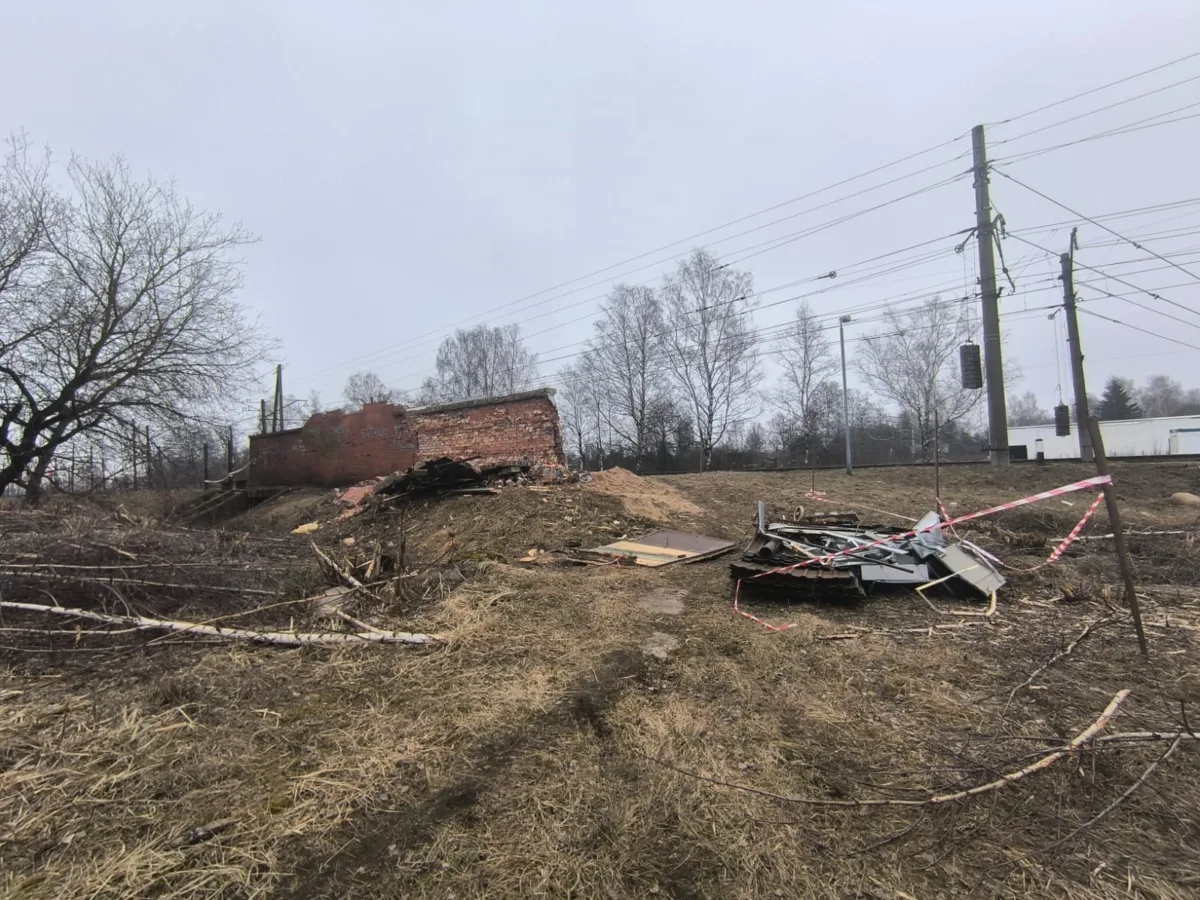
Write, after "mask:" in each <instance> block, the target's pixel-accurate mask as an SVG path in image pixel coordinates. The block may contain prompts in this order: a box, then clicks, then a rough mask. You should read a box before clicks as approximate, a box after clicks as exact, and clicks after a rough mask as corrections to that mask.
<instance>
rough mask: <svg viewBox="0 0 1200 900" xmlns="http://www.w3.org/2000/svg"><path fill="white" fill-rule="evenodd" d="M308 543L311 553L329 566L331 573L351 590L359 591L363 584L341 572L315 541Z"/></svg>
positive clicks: (348, 574) (347, 573)
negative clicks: (356, 589) (310, 546)
mask: <svg viewBox="0 0 1200 900" xmlns="http://www.w3.org/2000/svg"><path fill="white" fill-rule="evenodd" d="M310 543H311V544H312V548H313V551H314V552H315V553H316V554H317V556H319V557H320V558H321V559H322V561H324V563H325V565H327V566H329V568H330V569H332V570H333V572H335V573H336V574H337V575H338V576H339V577H340V578H341V579H342V581H344V582H346V584H348V585H350V587H352V588H359V589H361V588H362V587H363V583H362V582H361V581H359V580H358V579H357V578H355V577H354V576H353V575H351V574H350V573H349V572H343V571H342V570H341V569H340V568H339V567H338V565H337V563H335V562H334V561H333V560H332V559H330V558H329V556H328V555H327V554H326V553H325V552H324V551H322V550H321V548H320V547H318V546H317V542H316V541H311V542H310Z"/></svg>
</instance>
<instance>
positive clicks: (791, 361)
mask: <svg viewBox="0 0 1200 900" xmlns="http://www.w3.org/2000/svg"><path fill="white" fill-rule="evenodd" d="M774 350H775V361H776V362H777V363H778V364H779V367H780V369H781V373H780V376H779V390H778V391H777V392H776V393H775V395H774V396H775V400H776V402H777V403H778V404H779V406H781V407H782V408H783V411H784V413H785V415H786V416H787V418H789V419H790V420H791V422H792V429H793V430H792V433H793V435H794V439H795V441H796V442H797V443H798V444H799V445H800V446H799V448H798V449H799V451H800V455H801V462H805V463H807V462H808V461H809V456H810V455H811V453H812V450H813V448H814V447H815V446H816V445H817V443H818V441H819V439H820V437H821V436H823V434H824V432H826V431H827V430H828V429H829V426H830V423H831V420H830V406H829V403H828V402H825V401H826V400H827V395H828V393H829V392H828V389H827V385H826V384H825V382H826V381H827V380H828V379H829V378H831V377H832V376H833V374H834V373H835V372H836V371H837V360H836V359H835V358H834V355H833V352H832V350H831V349H830V343H829V338H828V337H827V336H826V334H825V330H824V329H823V328H822V327H821V325H820V323H819V322H818V321H817V317H816V316H815V315H814V314H813V311H812V307H811V306H810V305H809V304H808V303H807V301H803V302H801V303H800V305H799V306H798V307H797V308H796V316H795V318H794V319H793V320H792V321H791V322H790V323H788V326H787V329H786V330H785V331H784V332H783V333H782V334H781V335H780V336H779V338H778V339H777V340H776V341H775V346H774ZM777 430H778V429H777Z"/></svg>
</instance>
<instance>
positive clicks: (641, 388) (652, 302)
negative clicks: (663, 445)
mask: <svg viewBox="0 0 1200 900" xmlns="http://www.w3.org/2000/svg"><path fill="white" fill-rule="evenodd" d="M594 327H595V332H596V333H595V337H594V338H593V339H592V341H591V347H592V349H593V353H592V355H591V360H592V364H593V372H592V374H593V376H594V378H595V379H596V381H595V389H596V390H600V391H603V392H604V393H605V395H606V399H607V406H608V412H609V416H610V418H609V424H610V426H611V427H612V430H613V432H614V433H615V434H616V435H617V437H618V438H620V439H621V440H622V441H623V442H624V443H625V444H626V445H627V446H628V447H629V450H630V452H631V454H632V455H633V458H634V469H635V471H639V472H640V471H641V465H642V457H643V456H644V455H645V453H646V450H647V446H648V444H649V440H650V434H649V430H648V417H649V413H650V409H651V407H652V406H653V404H654V401H655V400H656V399H657V398H658V396H659V394H660V393H661V386H662V379H661V377H659V376H658V374H657V372H656V371H655V370H656V367H658V366H661V364H662V352H661V351H662V346H663V338H664V330H663V317H662V307H661V305H660V303H659V300H658V297H657V296H656V295H655V293H654V291H653V290H652V289H650V288H647V287H637V286H630V285H626V284H619V285H617V286H616V287H615V288H613V290H612V293H610V294H609V295H608V299H607V300H606V301H605V302H604V304H603V305H602V306H601V307H600V318H599V319H597V320H596V323H595V326H594Z"/></svg>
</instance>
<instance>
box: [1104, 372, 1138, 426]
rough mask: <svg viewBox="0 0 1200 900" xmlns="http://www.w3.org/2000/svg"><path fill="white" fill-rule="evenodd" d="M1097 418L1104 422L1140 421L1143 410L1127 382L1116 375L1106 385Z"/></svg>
mask: <svg viewBox="0 0 1200 900" xmlns="http://www.w3.org/2000/svg"><path fill="white" fill-rule="evenodd" d="M1095 415H1096V418H1097V419H1099V420H1100V421H1102V422H1111V421H1113V420H1116V419H1140V418H1141V417H1142V408H1141V407H1140V406H1138V405H1137V402H1136V401H1134V399H1133V391H1132V390H1130V387H1129V385H1128V384H1126V382H1125V381H1124V380H1123V379H1121V378H1117V377H1116V376H1115V375H1114V376H1113V377H1112V378H1110V379H1108V383H1107V384H1105V385H1104V396H1103V397H1101V398H1100V405H1099V406H1097V407H1096V413H1095Z"/></svg>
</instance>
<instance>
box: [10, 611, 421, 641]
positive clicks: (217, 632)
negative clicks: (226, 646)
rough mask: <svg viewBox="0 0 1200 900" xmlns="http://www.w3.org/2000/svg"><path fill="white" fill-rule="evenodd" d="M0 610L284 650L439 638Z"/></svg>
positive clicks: (405, 632) (62, 612) (380, 632)
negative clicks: (235, 626) (252, 629)
mask: <svg viewBox="0 0 1200 900" xmlns="http://www.w3.org/2000/svg"><path fill="white" fill-rule="evenodd" d="M0 609H20V610H24V611H25V612H38V613H50V614H52V615H56V616H68V617H70V618H75V619H86V620H89V621H92V622H103V623H104V624H106V625H125V626H130V627H133V628H135V629H138V630H144V631H174V632H180V633H184V632H186V633H189V634H205V635H210V636H213V637H221V638H226V639H228V640H235V641H254V642H256V643H260V644H278V645H280V646H284V647H304V646H311V645H316V644H320V645H333V644H430V643H437V642H439V641H441V640H442V638H440V637H438V636H437V635H433V634H414V633H412V632H408V631H369V632H353V633H345V632H337V631H327V632H292V631H248V630H246V629H242V628H222V627H221V626H219V625H199V624H197V623H195V622H177V621H174V620H172V619H151V618H148V617H146V616H114V615H109V614H108V613H98V612H92V611H91V610H88V609H69V608H67V607H64V606H47V605H46V604H44V603H19V602H17V601H15V600H0Z"/></svg>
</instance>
